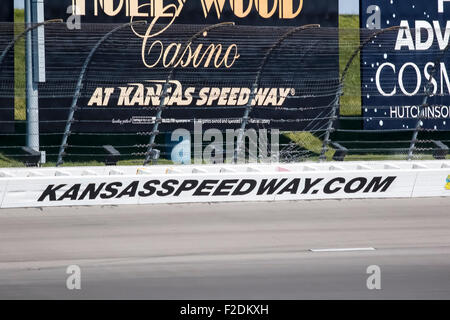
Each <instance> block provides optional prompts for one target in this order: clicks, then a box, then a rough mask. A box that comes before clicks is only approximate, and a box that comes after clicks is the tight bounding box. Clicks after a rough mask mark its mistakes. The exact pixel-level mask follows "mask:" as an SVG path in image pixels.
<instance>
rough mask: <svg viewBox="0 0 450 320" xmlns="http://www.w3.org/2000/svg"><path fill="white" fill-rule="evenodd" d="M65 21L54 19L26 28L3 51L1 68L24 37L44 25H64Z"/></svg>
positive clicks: (0, 59) (0, 60)
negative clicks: (10, 52)
mask: <svg viewBox="0 0 450 320" xmlns="http://www.w3.org/2000/svg"><path fill="white" fill-rule="evenodd" d="M62 22H63V20H62V19H54V20H47V21H44V22H41V23H38V24H35V25H33V26H31V27H28V28H26V29H25V30H24V31H22V32H21V33H20V34H19V35H17V36H16V37H15V38H14V39H13V40H12V41H11V42H10V43H9V44H8V45H7V46H6V48H5V49H4V50H3V52H2V54H1V56H0V67H1V65H2V63H3V60H4V59H5V57H6V55H7V54H8V52H9V51H10V50H11V49H12V48H14V46H15V44H16V43H17V41H19V40H20V39H21V38H22V37H23V36H24V35H26V34H27V33H28V32H29V31H32V30H34V29H36V28H39V27H42V26H44V25H47V24H50V23H62Z"/></svg>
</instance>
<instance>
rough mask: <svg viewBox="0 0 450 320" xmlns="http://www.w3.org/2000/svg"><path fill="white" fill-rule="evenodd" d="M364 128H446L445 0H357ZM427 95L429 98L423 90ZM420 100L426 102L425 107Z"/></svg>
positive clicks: (449, 34)
mask: <svg viewBox="0 0 450 320" xmlns="http://www.w3.org/2000/svg"><path fill="white" fill-rule="evenodd" d="M360 10H361V20H360V21H361V28H363V29H366V31H363V32H362V33H361V40H362V41H365V40H367V39H370V37H371V35H374V32H376V31H377V30H375V29H385V28H391V27H395V26H400V27H401V28H394V29H392V30H391V31H387V32H385V33H383V34H381V35H379V36H376V37H373V38H372V39H370V41H368V43H367V45H366V46H365V47H364V49H363V50H362V53H361V82H362V107H363V116H364V128H365V129H367V130H409V129H413V128H415V127H416V125H417V122H418V121H419V119H418V118H420V121H421V126H422V128H424V129H429V130H450V50H447V51H446V48H447V46H448V44H449V39H450V0H430V1H417V0H401V1H400V0H378V1H376V0H361V6H360ZM427 88H428V92H429V93H430V94H429V95H428V96H429V98H427V99H425V96H427V94H426V92H427ZM424 102H425V103H424Z"/></svg>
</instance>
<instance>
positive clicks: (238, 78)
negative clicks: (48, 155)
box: [39, 0, 339, 132]
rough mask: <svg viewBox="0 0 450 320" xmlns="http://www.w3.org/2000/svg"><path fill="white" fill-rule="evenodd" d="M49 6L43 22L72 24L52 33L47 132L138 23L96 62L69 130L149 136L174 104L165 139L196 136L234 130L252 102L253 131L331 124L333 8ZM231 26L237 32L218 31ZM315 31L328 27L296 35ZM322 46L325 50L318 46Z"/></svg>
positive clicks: (177, 3) (43, 94)
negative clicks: (195, 130)
mask: <svg viewBox="0 0 450 320" xmlns="http://www.w3.org/2000/svg"><path fill="white" fill-rule="evenodd" d="M45 5H46V6H45V16H46V19H47V20H48V19H55V18H62V19H63V20H64V21H65V24H64V25H62V26H61V25H48V26H46V27H45V28H46V83H43V84H41V85H40V88H39V94H40V103H39V105H40V108H41V111H40V117H41V126H40V127H41V130H43V131H54V130H58V131H60V132H61V131H62V130H63V129H64V126H65V120H66V119H67V114H68V109H69V106H70V105H71V103H72V101H73V96H74V93H75V92H76V83H77V80H78V76H79V74H80V73H81V72H82V66H83V63H84V61H85V59H86V57H88V55H89V52H90V50H91V49H92V48H93V47H94V46H95V45H96V43H97V42H98V41H99V40H100V39H101V38H102V37H103V36H104V35H105V34H107V33H108V32H110V31H112V30H114V28H117V27H118V26H119V25H120V24H125V23H129V22H130V21H137V20H145V21H147V24H146V25H143V24H140V25H134V26H132V27H130V26H127V27H124V28H122V29H120V30H117V31H116V32H114V34H111V36H110V37H108V39H107V40H105V41H104V42H103V43H102V44H101V45H100V46H99V47H98V49H97V50H96V52H95V54H94V55H93V56H92V61H91V62H90V63H89V65H88V68H87V69H86V73H85V75H84V77H83V80H82V88H81V92H80V95H79V99H78V101H77V103H76V104H77V110H76V114H75V122H74V124H73V127H72V128H73V130H76V131H79V132H117V131H119V132H148V131H149V130H150V129H151V127H152V124H153V123H154V121H155V113H156V111H155V109H156V107H158V106H159V105H161V104H164V105H165V106H167V107H166V108H165V109H164V112H163V116H162V118H163V122H162V125H161V130H168V131H169V130H172V129H174V128H180V127H185V128H188V129H192V127H193V123H194V121H201V122H203V124H204V127H215V128H217V127H219V128H223V127H227V128H233V127H239V126H240V123H241V121H242V116H243V113H244V109H245V107H246V106H247V105H248V104H252V105H254V106H255V108H254V109H253V111H252V113H251V115H250V122H249V126H254V127H255V126H264V127H266V128H279V129H283V130H298V131H302V130H308V129H309V128H311V129H314V128H316V129H317V128H321V127H324V126H325V124H326V122H327V121H328V120H327V119H326V115H328V114H329V113H330V109H331V103H332V101H333V100H334V98H335V93H336V90H337V87H338V78H339V60H338V57H339V49H338V42H339V41H338V30H337V29H331V28H336V27H338V1H337V0H315V1H307V0H270V1H268V0H245V1H242V0H235V1H230V0H196V1H181V0H158V1H150V0H122V1H119V0H117V1H112V0H110V1H108V0H103V1H99V0H97V1H95V0H73V1H72V0H65V1H62V0H48V1H46V2H45ZM224 22H234V24H235V25H230V24H221V25H218V24H219V23H224ZM111 23H113V24H111ZM308 24H320V25H321V26H322V28H321V29H317V28H315V29H306V30H296V31H294V30H293V27H298V26H304V25H308ZM327 27H329V28H327ZM63 29H64V30H63ZM288 34H290V35H289V36H287V35H288ZM321 38H322V39H324V38H325V39H329V41H325V42H324V41H321V42H320V43H319V40H318V39H321ZM268 52H270V54H269V55H268ZM262 64H263V68H262V67H261V66H262ZM312 71H317V72H312ZM257 75H259V77H258V79H259V81H258V82H257V83H255V81H256V78H257ZM166 83H167V87H168V89H167V92H166V97H165V98H164V100H163V101H161V100H162V99H163V98H161V93H162V92H163V89H164V86H165V84H166ZM55 87H58V88H59V90H57V92H55Z"/></svg>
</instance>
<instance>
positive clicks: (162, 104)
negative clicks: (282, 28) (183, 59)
mask: <svg viewBox="0 0 450 320" xmlns="http://www.w3.org/2000/svg"><path fill="white" fill-rule="evenodd" d="M223 26H234V22H222V23H218V24H214V25H210V26H207V27H205V28H203V29H202V30H200V31H199V32H197V33H196V34H194V35H193V36H192V37H191V38H189V40H188V41H186V42H185V43H184V47H183V51H184V50H186V48H187V47H188V45H189V44H190V43H192V41H194V40H195V39H197V38H198V37H200V36H201V35H203V34H204V33H205V32H208V31H210V30H213V29H216V28H220V27H223ZM180 51H181V50H180ZM174 73H175V65H173V66H172V68H171V69H170V72H169V75H168V76H167V79H166V82H165V83H164V85H163V88H162V90H161V94H160V96H159V100H160V101H159V106H158V108H157V111H156V117H155V123H154V124H153V129H152V132H151V134H150V141H149V144H148V145H149V147H148V149H147V153H146V155H145V160H144V166H146V165H147V164H148V163H149V162H150V161H151V160H152V159H151V158H152V156H153V153H154V150H153V146H154V144H155V140H156V136H157V135H158V134H159V132H158V128H159V124H160V123H161V122H162V118H161V116H162V112H163V109H164V107H165V101H166V96H167V90H168V89H169V85H170V81H171V80H172V77H173V74H174Z"/></svg>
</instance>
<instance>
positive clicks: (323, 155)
mask: <svg viewBox="0 0 450 320" xmlns="http://www.w3.org/2000/svg"><path fill="white" fill-rule="evenodd" d="M399 29H405V27H401V26H394V27H390V28H387V29H383V30H380V31H377V32H375V33H373V34H372V35H370V37H368V38H367V39H366V40H364V41H363V42H362V43H361V44H360V45H359V47H358V48H356V49H355V51H353V54H352V55H351V56H350V59H349V60H348V62H347V64H346V65H345V68H344V71H343V72H342V76H341V79H340V83H339V89H338V91H337V93H336V99H335V100H334V102H335V104H334V107H333V111H332V114H331V118H330V122H329V123H328V128H327V130H326V133H325V138H324V139H323V145H322V152H321V153H320V157H319V161H325V160H326V159H327V157H326V152H327V150H328V144H329V143H330V135H331V132H332V131H333V122H334V120H335V119H336V116H337V113H338V112H337V111H338V109H339V106H340V103H341V96H342V95H343V94H344V92H343V87H344V82H345V78H346V76H347V73H348V71H349V70H350V66H351V65H352V63H353V60H355V58H356V57H357V56H358V54H359V53H360V52H361V50H362V49H363V48H364V47H365V46H366V45H367V44H368V43H369V42H370V41H372V40H373V39H375V38H376V37H378V36H379V35H382V34H384V33H387V32H390V31H394V30H399Z"/></svg>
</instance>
